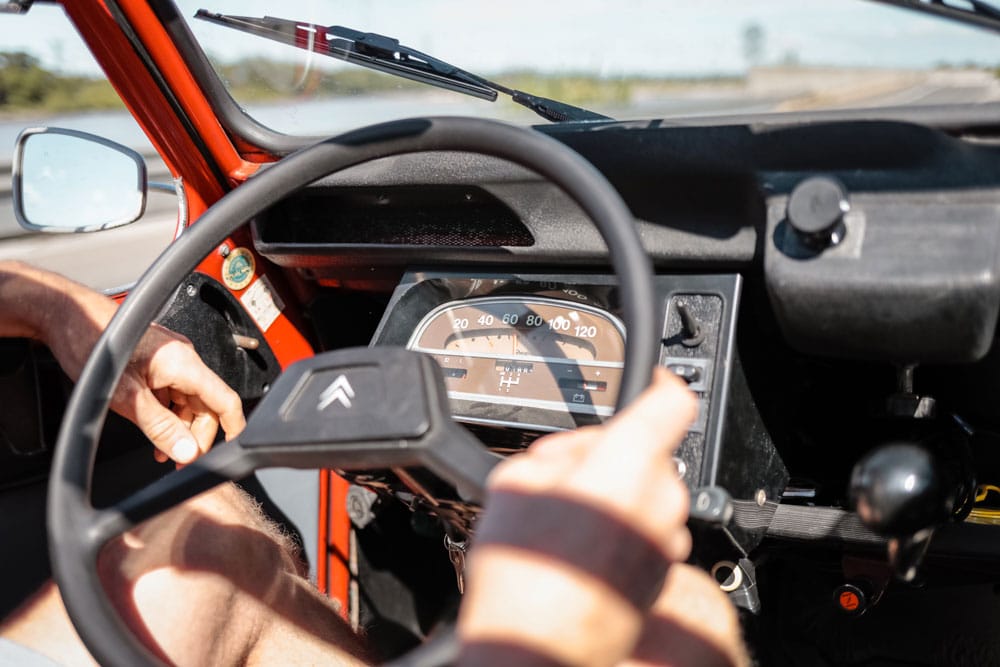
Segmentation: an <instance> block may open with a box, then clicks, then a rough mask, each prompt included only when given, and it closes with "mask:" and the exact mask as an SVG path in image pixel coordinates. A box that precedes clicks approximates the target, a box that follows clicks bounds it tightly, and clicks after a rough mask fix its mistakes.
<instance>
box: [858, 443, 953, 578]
mask: <svg viewBox="0 0 1000 667" xmlns="http://www.w3.org/2000/svg"><path fill="white" fill-rule="evenodd" d="M964 489H965V484H964V480H963V479H961V478H960V476H959V475H958V474H956V473H955V472H954V469H953V466H948V465H945V464H943V463H942V462H941V461H939V460H938V459H937V457H935V456H934V454H932V453H931V452H930V451H929V450H928V449H926V448H925V447H921V446H917V445H913V444H902V443H897V444H889V445H883V446H880V447H877V448H876V449H874V450H872V451H871V452H869V453H868V454H867V455H865V456H864V457H863V458H862V459H861V460H860V461H858V463H857V464H856V465H855V466H854V471H853V473H852V474H851V482H850V489H849V493H850V498H851V503H852V505H853V506H854V508H855V510H856V511H857V513H858V517H859V518H860V519H861V521H862V522H863V523H864V524H865V525H866V526H868V527H869V528H871V529H872V530H874V531H875V532H877V533H879V534H881V535H884V536H886V537H888V538H889V545H888V555H889V564H890V566H891V567H892V569H893V571H894V572H895V574H896V576H897V577H899V578H900V579H902V580H903V581H912V580H913V579H914V578H915V577H916V575H917V570H918V568H919V567H920V563H921V562H922V561H923V558H924V554H925V553H926V552H927V547H928V545H929V544H930V541H931V537H933V535H934V530H935V529H936V528H937V527H938V526H940V525H941V524H943V523H945V522H946V521H948V519H949V518H950V517H951V516H952V514H953V513H954V512H955V510H956V509H957V508H958V507H959V505H960V504H961V501H962V499H963V498H962V497H963V493H964Z"/></svg>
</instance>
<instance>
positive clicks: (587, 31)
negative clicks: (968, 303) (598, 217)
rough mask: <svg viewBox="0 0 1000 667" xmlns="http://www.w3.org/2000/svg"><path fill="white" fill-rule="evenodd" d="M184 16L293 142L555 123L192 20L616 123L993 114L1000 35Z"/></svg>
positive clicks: (566, 20)
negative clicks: (974, 108) (500, 123)
mask: <svg viewBox="0 0 1000 667" xmlns="http://www.w3.org/2000/svg"><path fill="white" fill-rule="evenodd" d="M178 4H179V6H180V9H181V12H182V14H183V15H184V16H185V17H186V19H187V20H188V23H189V25H190V27H191V29H192V31H193V33H194V34H195V36H196V38H197V39H198V40H199V42H200V43H201V45H202V47H203V49H204V50H205V52H206V53H207V54H208V56H209V59H210V60H211V62H212V64H213V66H214V67H215V69H216V71H217V72H218V74H219V76H220V78H221V79H222V80H223V81H224V82H225V84H226V86H227V87H228V89H229V91H230V93H231V94H232V96H233V97H234V99H235V100H236V101H237V102H238V103H239V104H240V106H242V107H243V108H244V109H245V110H246V111H247V112H248V113H249V114H250V115H252V116H254V117H255V118H256V119H257V120H258V121H260V122H261V123H263V124H264V125H267V126H269V127H271V128H273V129H275V130H278V131H280V132H285V133H290V134H329V133H333V132H338V131H342V130H346V129H350V128H354V127H358V126H359V125H364V124H368V123H372V122H377V121H383V120H391V119H395V118H404V117H411V116H420V115H474V116H486V117H493V118H500V119H504V120H508V121H513V122H519V123H525V124H527V123H543V122H546V121H544V120H542V119H540V118H539V116H538V115H536V113H533V112H532V111H531V110H530V109H528V108H525V106H518V105H517V104H514V103H513V102H512V101H511V98H510V97H508V96H505V95H500V96H499V97H498V98H497V100H496V101H495V102H490V101H488V100H486V99H480V98H479V97H473V96H471V95H468V94H463V93H461V92H455V91H454V90H445V89H442V88H440V87H436V86H433V85H428V84H427V83H426V82H419V81H413V80H408V79H406V78H400V77H399V76H393V75H392V74H387V73H384V72H383V71H374V70H373V69H370V68H366V67H362V66H359V65H358V64H356V63H348V62H344V61H343V60H339V59H335V58H330V57H327V56H325V55H322V54H320V53H316V52H314V51H309V50H307V49H304V48H296V47H295V46H291V45H286V44H281V43H277V42H275V41H273V38H272V39H267V38H265V37H261V36H259V35H254V34H248V33H247V32H241V31H240V30H238V29H232V27H227V26H225V25H220V24H219V23H217V22H211V21H206V20H198V19H195V18H194V16H195V13H196V12H197V10H199V9H205V10H207V11H208V12H211V13H213V14H223V15H236V16H239V17H251V18H253V19H263V18H264V17H267V16H270V17H275V18H280V19H288V20H289V21H290V22H291V23H292V25H293V29H294V26H295V25H305V24H309V23H312V24H316V25H317V26H340V27H342V28H343V29H344V30H342V31H341V34H353V33H354V32H355V31H360V33H377V34H379V35H384V36H387V37H390V38H394V39H397V40H398V41H399V43H400V44H401V45H403V46H404V47H410V48H412V49H414V50H416V51H419V52H420V53H421V54H427V55H429V56H432V57H433V59H436V60H440V61H444V62H445V64H446V65H451V66H455V67H457V68H461V71H462V72H463V73H472V74H473V75H474V76H476V77H482V78H483V79H485V80H488V82H490V83H493V82H495V83H496V85H497V86H498V87H499V89H505V88H509V89H516V91H524V92H526V93H530V94H532V95H536V96H543V97H546V98H550V99H552V100H558V101H560V102H563V103H566V104H569V105H576V106H577V107H581V108H584V109H586V110H587V111H588V112H592V113H594V114H598V115H603V116H608V117H612V118H616V119H638V118H644V119H645V118H671V117H683V116H705V115H738V114H747V113H764V112H790V111H808V110H829V109H846V108H860V109H869V108H884V107H901V108H909V107H915V106H928V105H960V106H964V107H968V106H970V105H980V104H986V103H990V102H995V101H1000V78H998V73H1000V49H998V46H1000V36H998V35H997V34H995V33H991V32H988V31H984V30H982V29H979V28H974V27H970V26H966V25H962V24H958V23H954V22H950V21H946V20H944V19H941V18H938V17H933V16H929V15H926V14H920V13H917V12H913V11H907V10H903V9H899V8H896V7H891V6H885V5H881V4H876V3H870V2H862V1H858V2H845V1H844V0H827V1H819V0H771V1H767V2H741V3H692V2H689V1H687V0H683V1H675V2H663V1H662V0H656V1H638V0H637V1H634V2H628V3H611V2H598V1H596V0H574V1H573V2H562V1H559V0H549V1H547V2H537V1H534V2H520V1H518V0H508V1H507V2H503V3H455V2H444V1H440V0H434V1H424V2H406V1H402V0H389V1H383V2H377V1H374V2H373V1H371V0H359V1H354V0H346V1H341V2H337V3H330V2H325V1H316V2H309V1H306V2H298V3H281V4H277V5H276V4H275V3H274V2H273V0H267V1H265V2H256V1H253V0H193V1H188V0H183V1H181V2H179V3H178ZM316 34H317V35H321V37H320V38H322V36H323V35H325V33H324V31H322V30H318V31H316ZM300 46H301V44H300ZM400 48H401V49H402V47H400ZM388 55H389V57H390V58H391V57H392V56H393V54H392V53H391V49H390V53H389V54H388ZM395 56H396V58H397V59H398V58H399V52H397V53H396V54H395ZM366 57H367V56H366ZM581 118H582V117H581Z"/></svg>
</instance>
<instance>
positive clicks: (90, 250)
mask: <svg viewBox="0 0 1000 667" xmlns="http://www.w3.org/2000/svg"><path fill="white" fill-rule="evenodd" d="M154 197H155V198H158V199H165V200H168V202H167V203H168V204H169V205H168V206H166V207H163V206H158V207H156V208H157V209H159V210H156V209H154V210H152V211H150V212H149V213H147V215H146V216H145V217H144V218H143V219H142V220H140V221H138V222H135V223H133V224H131V225H128V226H126V227H119V228H118V229H109V230H106V231H102V232H92V233H88V234H33V235H29V236H20V237H16V238H8V239H5V240H4V241H3V242H2V243H0V259H18V260H22V261H25V262H30V263H31V264H34V265H35V266H40V267H43V268H46V269H50V270H52V271H56V272H58V273H62V274H63V275H67V276H69V277H70V278H73V279H74V280H78V281H80V282H82V283H83V284H85V285H89V286H90V287H93V288H94V289H99V290H113V289H114V288H116V287H121V286H124V285H128V284H130V283H133V282H135V280H136V279H137V278H138V277H139V276H140V275H142V272H143V271H144V270H145V269H146V267H148V266H149V265H150V264H151V263H152V261H153V260H154V259H156V257H157V256H158V255H159V254H160V252H161V251H162V250H163V248H165V247H166V246H167V244H168V243H170V240H171V239H172V238H173V235H174V228H175V227H176V224H177V209H176V206H177V205H176V203H175V202H174V201H173V197H172V196H170V195H155V194H154V195H152V196H151V198H150V203H151V204H152V200H153V198H154ZM151 208H153V207H151ZM164 208H165V209H166V210H164Z"/></svg>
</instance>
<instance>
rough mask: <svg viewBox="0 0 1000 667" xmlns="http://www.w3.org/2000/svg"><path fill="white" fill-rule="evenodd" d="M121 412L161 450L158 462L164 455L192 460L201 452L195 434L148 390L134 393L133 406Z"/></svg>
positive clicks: (180, 459) (184, 461) (179, 460)
mask: <svg viewBox="0 0 1000 667" xmlns="http://www.w3.org/2000/svg"><path fill="white" fill-rule="evenodd" d="M120 411H121V412H122V414H123V415H124V416H125V417H127V418H128V419H130V420H132V421H133V422H134V423H135V425H136V426H138V427H139V428H140V429H141V430H142V432H143V433H144V434H145V435H146V437H147V438H149V440H150V442H152V443H153V446H154V447H156V449H157V450H159V451H160V452H161V453H162V455H161V456H159V457H157V460H158V461H160V460H165V459H163V456H167V457H169V458H171V459H173V460H174V461H176V462H177V463H190V462H191V461H193V460H195V459H196V458H197V457H198V455H199V454H200V453H201V452H202V450H201V449H200V447H199V445H198V441H197V439H196V438H195V435H194V434H193V433H192V432H191V430H190V429H189V428H188V427H187V426H186V425H185V424H184V422H183V421H182V420H181V418H180V417H178V416H177V415H176V414H174V413H173V412H172V411H170V410H169V409H167V408H165V407H164V406H163V405H162V404H161V403H160V402H159V401H158V400H157V399H156V397H155V396H154V395H153V392H152V391H150V390H149V389H146V388H141V389H138V390H137V391H136V392H135V393H134V398H133V400H132V407H131V409H130V410H128V411H125V410H120Z"/></svg>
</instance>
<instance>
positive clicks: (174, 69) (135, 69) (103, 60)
mask: <svg viewBox="0 0 1000 667" xmlns="http://www.w3.org/2000/svg"><path fill="white" fill-rule="evenodd" d="M63 6H64V9H65V11H66V14H67V15H68V16H69V18H70V20H72V21H73V23H74V24H75V25H76V27H77V30H78V31H79V32H80V35H81V37H82V38H83V40H84V41H85V42H86V43H87V45H88V47H89V48H90V50H91V52H92V53H93V54H94V57H95V59H96V60H97V62H98V64H100V66H101V67H102V68H103V69H104V71H105V73H106V74H107V77H108V80H109V81H110V82H111V84H112V85H113V86H114V87H115V89H116V90H117V91H118V94H119V95H120V96H121V98H122V100H123V101H124V102H125V105H126V106H127V107H128V109H129V111H130V112H131V113H132V115H133V116H134V117H135V119H136V121H137V122H138V123H139V125H140V127H141V128H142V129H143V131H144V132H145V133H146V135H147V136H148V137H149V139H150V141H151V142H152V144H153V146H154V147H155V148H156V150H157V152H158V153H159V154H160V155H161V156H162V157H163V160H164V162H165V163H166V165H167V167H168V169H170V171H171V173H172V174H173V175H174V176H175V177H180V178H181V179H182V180H183V183H184V187H185V191H186V195H187V201H188V207H189V209H188V215H189V219H190V220H191V221H196V220H197V218H198V217H199V216H200V215H201V214H202V213H204V212H205V210H206V209H207V208H208V207H209V206H211V205H212V204H213V203H214V202H215V201H217V200H218V199H219V198H220V197H222V195H224V194H225V190H226V189H227V188H228V187H230V186H235V185H238V184H239V183H241V182H243V181H244V180H246V178H247V177H249V176H250V175H251V174H253V173H254V171H255V170H256V169H257V168H258V166H259V165H258V164H257V162H258V161H262V160H264V161H266V160H267V159H273V158H269V156H267V155H266V154H264V155H262V154H261V153H260V151H257V150H256V149H255V147H247V146H241V148H244V149H248V150H250V149H253V152H254V161H249V160H246V159H244V158H243V157H242V156H241V155H240V153H239V152H238V151H237V148H236V146H234V143H233V141H232V140H231V139H230V137H228V136H227V134H226V132H225V131H224V130H223V128H222V126H221V125H220V124H219V122H218V119H217V118H216V117H215V114H214V113H213V112H212V110H211V107H210V105H209V103H208V100H207V99H206V97H205V95H204V93H203V91H202V90H201V89H200V88H199V87H198V85H197V83H196V82H195V80H194V78H193V77H192V76H191V73H190V70H189V69H188V67H187V65H186V64H185V62H184V60H183V59H182V58H181V56H180V54H179V53H178V51H177V49H176V48H175V46H174V44H173V43H172V42H171V40H170V37H169V35H168V34H167V32H166V31H165V30H164V28H163V26H162V25H161V24H160V22H159V21H158V20H157V18H156V16H155V15H154V14H153V12H152V11H151V10H150V8H149V7H148V6H147V5H146V4H145V2H143V0H120V2H119V6H120V7H121V9H122V12H123V13H124V14H125V16H126V18H127V19H128V21H129V24H130V26H131V27H132V29H133V30H134V32H135V34H136V35H137V36H138V38H139V39H140V41H141V42H142V43H143V45H144V46H145V48H146V50H147V52H148V53H149V55H150V57H151V58H152V59H153V61H154V62H155V65H156V67H157V69H158V71H159V72H160V74H161V75H162V76H163V78H164V79H165V81H166V82H167V84H168V85H169V86H170V88H171V90H172V91H173V92H174V94H175V95H176V97H177V98H178V99H179V101H180V104H181V106H182V107H183V110H184V112H185V114H186V116H187V118H188V119H189V120H190V122H191V124H192V125H193V126H194V129H195V131H196V132H197V134H198V138H199V139H200V141H201V142H202V143H203V145H204V146H205V147H207V154H205V152H203V151H202V150H201V149H200V148H199V145H198V143H196V142H195V141H194V140H193V139H192V138H191V136H190V135H189V134H188V129H187V128H186V127H185V125H184V123H182V122H181V120H180V119H179V118H178V117H177V116H176V115H175V114H174V113H173V111H172V109H171V105H170V104H169V102H168V100H167V99H166V98H165V97H164V95H163V94H162V93H161V91H160V90H159V88H158V87H157V85H156V82H155V80H154V79H153V77H152V76H151V75H150V73H149V72H148V71H147V69H146V66H145V64H144V63H143V62H142V60H141V58H140V57H139V56H138V54H137V53H136V52H135V51H134V50H133V48H132V45H131V44H130V43H129V41H128V39H127V38H126V37H125V35H124V34H123V33H122V31H121V30H120V28H119V26H118V25H117V24H116V23H115V21H114V18H113V17H112V15H111V13H110V12H109V10H108V8H107V7H106V6H105V4H104V2H103V1H102V0H72V1H67V2H64V5H63ZM213 165H214V166H215V167H217V168H218V169H219V170H220V171H221V172H222V173H223V174H225V175H226V177H227V178H228V179H229V181H230V182H229V183H226V184H220V183H219V182H218V180H217V177H216V175H215V172H214V171H213V169H212V166H213ZM225 243H226V244H227V245H228V246H229V247H230V248H235V247H238V246H241V247H246V248H249V249H251V250H252V244H251V243H250V238H249V233H248V232H247V231H246V230H243V231H241V232H239V233H237V234H234V235H233V237H232V238H230V239H227V240H226V242H225ZM255 260H256V266H257V267H258V268H257V274H258V275H257V276H255V278H256V277H259V275H261V274H262V273H263V272H264V269H263V268H262V267H264V266H266V262H264V261H263V260H262V258H260V257H259V256H255ZM222 262H223V257H222V255H221V253H213V254H212V255H210V256H209V257H206V258H205V260H204V261H203V262H202V263H201V264H200V265H199V267H198V270H199V271H201V272H203V273H205V274H207V275H209V276H212V277H213V278H219V277H220V276H221V271H222ZM268 278H269V280H271V282H272V284H273V285H274V287H275V290H276V291H277V292H278V294H279V296H280V297H281V298H282V299H283V300H284V302H285V303H286V304H288V307H287V308H286V311H285V312H283V314H282V316H281V317H279V318H278V319H277V320H276V321H275V322H274V324H272V325H271V327H270V328H269V329H268V331H267V332H266V333H265V336H266V338H267V341H268V343H269V344H270V345H271V347H272V348H273V349H274V352H275V356H276V357H277V359H278V361H279V363H280V364H281V365H282V367H286V366H287V365H289V364H291V363H293V362H295V361H297V360H299V359H302V358H305V357H308V356H311V355H312V354H313V349H312V346H311V345H310V344H309V341H308V340H307V339H306V338H305V336H304V335H303V334H302V330H301V329H300V328H299V326H296V325H297V324H301V322H300V321H299V319H300V318H299V317H298V313H297V309H296V303H297V302H296V301H294V300H292V299H289V298H288V296H289V294H290V292H289V289H288V285H287V284H286V282H285V281H284V279H283V277H282V275H281V273H280V271H278V270H274V271H268ZM294 292H295V290H292V291H291V293H294ZM234 294H235V295H236V296H237V298H239V293H235V292H234ZM327 475H328V473H326V472H325V471H324V472H322V473H321V479H327V481H326V482H324V484H325V485H326V490H325V492H324V496H325V497H324V498H322V499H321V500H322V501H323V503H324V504H323V506H322V507H321V514H322V515H324V516H325V520H324V522H323V525H321V526H320V530H321V531H322V532H325V536H324V539H323V540H321V542H320V553H319V554H318V560H317V562H318V563H323V564H324V567H326V568H327V571H326V573H325V580H326V591H327V593H328V594H329V595H330V596H331V597H333V598H336V599H339V600H340V601H341V604H342V609H344V610H345V612H346V609H347V588H348V579H349V572H348V569H347V562H346V558H341V557H340V556H342V555H345V554H347V553H348V547H349V537H350V536H349V532H350V522H349V520H348V518H347V514H346V508H345V502H344V501H345V499H346V492H347V483H346V482H345V481H344V480H342V479H341V478H340V477H337V476H336V475H332V474H331V475H330V477H329V478H328V477H327Z"/></svg>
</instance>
